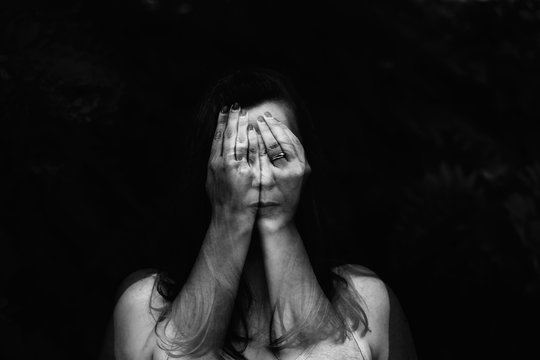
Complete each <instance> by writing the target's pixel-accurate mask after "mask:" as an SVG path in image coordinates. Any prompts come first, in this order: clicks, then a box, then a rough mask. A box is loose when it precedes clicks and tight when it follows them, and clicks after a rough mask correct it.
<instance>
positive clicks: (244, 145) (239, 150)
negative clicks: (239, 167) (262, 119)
mask: <svg viewBox="0 0 540 360" xmlns="http://www.w3.org/2000/svg"><path fill="white" fill-rule="evenodd" d="M247 125H248V113H247V111H246V110H244V109H242V110H240V115H239V117H238V133H237V135H236V147H235V154H236V160H237V161H244V160H247V156H248V154H247V151H248V134H247Z"/></svg>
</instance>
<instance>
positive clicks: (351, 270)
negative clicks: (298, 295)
mask: <svg viewBox="0 0 540 360" xmlns="http://www.w3.org/2000/svg"><path fill="white" fill-rule="evenodd" d="M334 271H335V272H336V273H338V274H340V275H342V276H343V277H344V278H345V279H346V280H348V282H349V284H351V285H352V287H353V288H354V290H356V291H357V292H358V295H360V298H361V300H362V301H363V304H362V305H363V307H364V311H365V312H366V316H367V318H368V326H369V331H368V332H367V334H366V335H365V338H366V340H367V341H368V343H369V346H370V348H371V351H372V354H373V358H374V359H380V360H405V359H416V353H415V349H414V343H413V340H412V336H411V333H410V330H409V326H408V323H407V319H406V317H405V314H404V312H403V309H402V308H401V306H400V304H399V301H398V299H397V297H396V295H395V294H394V292H393V291H392V290H391V289H390V287H389V286H388V285H387V284H386V283H385V282H384V281H383V280H382V279H381V278H380V277H379V276H378V275H377V274H376V273H375V272H374V271H372V270H370V269H368V268H366V267H364V266H361V265H353V264H347V265H343V266H340V267H338V268H336V269H334Z"/></svg>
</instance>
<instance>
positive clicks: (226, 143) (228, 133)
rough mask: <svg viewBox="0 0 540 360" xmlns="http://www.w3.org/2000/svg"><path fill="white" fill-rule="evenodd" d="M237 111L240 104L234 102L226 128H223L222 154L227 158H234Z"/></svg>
mask: <svg viewBox="0 0 540 360" xmlns="http://www.w3.org/2000/svg"><path fill="white" fill-rule="evenodd" d="M239 113H240V106H239V105H238V103H234V105H233V106H232V107H231V110H230V111H229V119H228V121H227V128H226V129H225V136H224V139H223V156H224V157H225V158H227V159H229V160H230V159H232V160H236V156H235V151H234V148H235V146H236V133H237V130H238V116H239Z"/></svg>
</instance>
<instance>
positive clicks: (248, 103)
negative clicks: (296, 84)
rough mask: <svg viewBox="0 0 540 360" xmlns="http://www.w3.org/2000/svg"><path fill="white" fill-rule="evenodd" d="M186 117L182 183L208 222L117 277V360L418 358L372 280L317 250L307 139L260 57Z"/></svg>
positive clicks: (395, 310)
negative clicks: (161, 267)
mask: <svg viewBox="0 0 540 360" xmlns="http://www.w3.org/2000/svg"><path fill="white" fill-rule="evenodd" d="M236 101H238V102H236ZM224 104H233V105H232V106H230V107H228V106H223V105H224ZM240 104H241V106H240ZM197 124H198V127H199V129H198V130H197V132H196V134H197V136H195V137H194V139H195V141H194V144H193V148H192V149H193V150H192V153H191V155H192V156H191V158H192V159H193V162H192V164H191V165H189V166H188V167H189V168H190V169H191V170H190V172H189V174H188V175H190V183H189V184H187V185H186V188H185V190H186V194H191V195H193V196H198V195H202V193H204V192H206V194H207V196H208V200H209V201H207V202H206V203H202V205H203V206H202V207H201V208H199V209H198V212H196V213H197V214H203V216H207V218H208V224H207V226H206V228H205V230H204V233H200V234H199V233H198V232H197V231H196V230H194V231H192V232H191V233H189V234H190V235H188V236H187V237H188V238H189V237H191V238H192V239H193V241H197V239H204V240H203V242H202V244H201V245H200V247H198V255H197V257H196V260H195V261H194V262H193V263H190V264H189V271H184V273H183V274H182V273H180V274H177V276H175V277H174V278H175V279H172V278H171V277H170V276H168V275H167V274H165V273H163V272H161V273H160V272H155V273H154V272H150V273H144V272H143V273H136V274H135V275H133V276H132V277H130V278H128V279H127V280H126V282H125V284H124V286H123V288H122V294H121V296H120V298H119V300H118V303H117V305H116V307H115V312H114V352H115V357H116V359H118V360H120V359H141V360H142V359H159V360H161V359H167V358H169V357H184V358H188V359H190V358H203V359H220V358H226V359H229V358H238V359H243V358H245V359H261V360H264V359H287V360H288V359H291V360H292V359H384V360H386V359H413V358H416V356H415V352H414V346H413V344H412V340H411V338H410V334H409V330H408V327H407V325H406V322H405V321H404V316H403V314H402V312H401V310H400V308H399V305H398V303H397V301H396V300H395V297H394V296H393V295H392V293H391V291H389V290H388V289H387V287H386V286H385V285H384V283H383V282H382V281H381V280H379V279H378V278H377V277H376V276H375V275H374V274H373V273H372V272H371V271H369V270H368V269H365V268H363V267H360V266H353V265H342V266H339V267H330V265H329V263H328V261H326V260H327V256H325V254H327V250H328V247H326V248H325V244H327V243H325V242H324V236H322V231H321V228H320V225H319V223H320V222H319V219H318V216H317V213H318V212H317V207H316V203H315V202H314V196H313V194H314V193H315V189H314V188H315V187H316V185H317V182H316V180H317V179H316V176H315V177H310V180H309V181H307V178H308V175H309V174H310V172H311V166H313V168H314V169H315V174H314V175H316V172H317V170H319V169H318V168H317V166H318V160H319V157H317V156H316V152H315V151H314V150H317V149H318V148H319V147H318V146H317V144H316V142H315V138H314V137H313V131H312V129H311V128H310V126H311V122H310V121H309V117H308V114H307V111H305V107H304V106H303V105H302V103H301V101H300V99H299V98H298V96H297V95H296V93H295V91H294V89H293V87H292V86H291V84H290V83H289V82H288V81H287V80H286V79H285V78H283V77H282V76H281V75H279V74H276V73H274V72H272V71H268V70H245V71H240V72H237V73H234V74H232V75H230V76H228V77H226V78H224V79H222V80H221V81H219V82H218V84H217V85H216V86H215V87H214V88H213V89H212V90H211V91H210V92H209V93H208V94H207V96H206V98H205V101H204V102H203V106H202V107H201V111H200V114H199V116H198V118H197ZM201 156H202V157H203V158H201ZM308 159H309V163H308ZM204 177H205V178H206V181H205V182H202V181H201V180H202V178H204ZM201 184H204V189H203V188H202V186H201ZM197 203H200V202H191V203H190V204H193V205H195V206H196V204H197ZM198 216H200V215H198ZM199 241H200V240H199ZM182 265H184V267H185V264H177V269H178V268H182ZM169 273H172V272H169ZM124 289H125V290H124Z"/></svg>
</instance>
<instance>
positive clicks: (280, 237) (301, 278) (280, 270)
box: [261, 224, 337, 340]
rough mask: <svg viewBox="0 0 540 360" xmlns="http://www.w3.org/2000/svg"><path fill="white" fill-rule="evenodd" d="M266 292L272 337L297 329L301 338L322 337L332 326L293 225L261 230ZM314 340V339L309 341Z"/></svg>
mask: <svg viewBox="0 0 540 360" xmlns="http://www.w3.org/2000/svg"><path fill="white" fill-rule="evenodd" d="M261 241H262V247H263V252H264V259H265V269H266V276H267V281H268V290H269V294H270V302H271V305H272V307H273V308H274V307H275V308H276V310H277V312H278V314H276V315H279V316H275V317H274V318H275V319H276V323H274V328H275V329H276V332H277V333H276V335H277V336H278V337H279V336H281V335H283V334H284V333H286V332H287V331H289V330H290V329H291V328H293V327H294V328H300V331H301V335H302V336H306V337H308V339H311V338H313V337H314V336H322V337H324V336H325V334H327V333H329V332H331V331H332V328H334V325H335V324H336V322H335V321H336V320H337V318H336V316H335V314H334V311H333V308H332V305H331V302H330V301H329V300H328V299H327V298H326V296H325V295H324V292H323V291H322V289H321V287H320V285H319V283H318V281H317V278H316V276H315V273H314V271H313V268H312V266H311V263H310V260H309V258H308V255H307V253H306V250H305V248H304V245H303V242H302V239H301V238H300V234H299V233H298V231H297V229H296V227H295V226H294V224H290V225H287V226H277V227H266V230H265V229H264V228H263V230H261ZM313 340H315V339H313Z"/></svg>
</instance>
